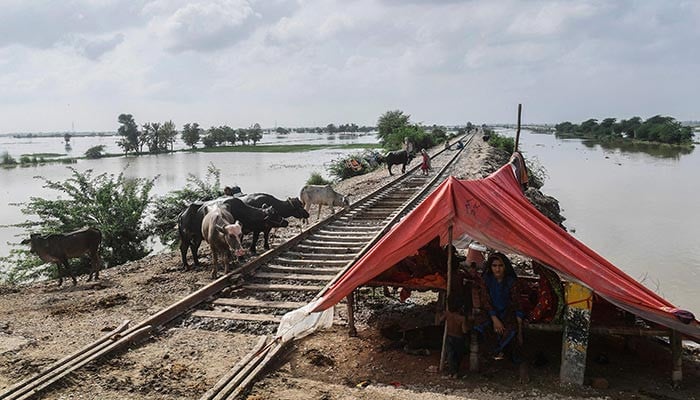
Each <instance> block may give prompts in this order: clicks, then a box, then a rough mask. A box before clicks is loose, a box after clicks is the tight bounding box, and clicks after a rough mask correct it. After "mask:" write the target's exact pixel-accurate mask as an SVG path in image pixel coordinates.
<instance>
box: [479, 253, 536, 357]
mask: <svg viewBox="0 0 700 400" xmlns="http://www.w3.org/2000/svg"><path fill="white" fill-rule="evenodd" d="M481 285H482V287H481V288H480V290H479V292H480V294H481V296H482V298H481V299H480V301H479V303H480V305H481V308H482V309H483V310H484V311H485V315H481V316H480V317H481V318H480V319H479V320H478V321H477V326H476V327H475V328H474V329H476V330H477V331H478V332H479V333H481V334H482V335H487V334H491V333H493V334H495V335H496V348H495V349H494V351H493V354H494V359H497V360H500V359H503V358H504V357H505V356H506V355H508V356H509V357H510V359H511V360H512V361H513V362H514V363H516V364H520V363H521V362H522V361H523V360H522V358H521V354H520V353H521V352H522V344H523V329H522V328H523V318H524V314H523V312H522V310H521V309H520V301H519V299H520V288H519V284H518V279H517V276H516V275H515V270H514V269H513V266H512V264H511V262H510V260H509V259H508V257H506V256H505V255H504V254H502V253H493V254H491V255H490V256H489V258H488V259H487V260H486V262H485V263H484V273H483V275H482V280H481Z"/></svg>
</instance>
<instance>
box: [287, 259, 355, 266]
mask: <svg viewBox="0 0 700 400" xmlns="http://www.w3.org/2000/svg"><path fill="white" fill-rule="evenodd" d="M277 262H278V263H280V264H285V265H303V266H308V267H344V266H346V265H347V264H348V262H350V260H308V259H307V260H300V259H294V258H284V257H278V258H277Z"/></svg>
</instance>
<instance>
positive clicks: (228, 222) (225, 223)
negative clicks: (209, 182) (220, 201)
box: [202, 205, 243, 279]
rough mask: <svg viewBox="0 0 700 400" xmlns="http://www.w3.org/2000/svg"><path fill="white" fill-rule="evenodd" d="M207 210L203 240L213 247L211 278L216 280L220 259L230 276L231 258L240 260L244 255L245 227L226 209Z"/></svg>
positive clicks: (208, 208)
mask: <svg viewBox="0 0 700 400" xmlns="http://www.w3.org/2000/svg"><path fill="white" fill-rule="evenodd" d="M206 210H207V212H206V214H205V215H204V218H203V219H202V238H203V239H204V240H206V241H207V243H209V247H211V257H212V263H211V277H212V279H215V278H216V276H217V266H218V264H219V258H221V259H222V261H223V263H224V273H226V274H228V272H229V264H230V263H231V258H232V257H233V258H234V259H236V260H238V256H241V255H243V246H242V245H241V236H242V235H243V227H242V226H241V224H240V223H238V221H236V220H235V219H234V218H233V215H231V213H230V212H228V211H226V208H225V207H219V206H216V205H214V206H211V207H206Z"/></svg>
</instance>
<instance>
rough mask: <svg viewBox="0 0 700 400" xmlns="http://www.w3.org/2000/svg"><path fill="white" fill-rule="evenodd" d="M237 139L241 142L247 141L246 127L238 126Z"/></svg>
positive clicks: (245, 142)
mask: <svg viewBox="0 0 700 400" xmlns="http://www.w3.org/2000/svg"><path fill="white" fill-rule="evenodd" d="M238 141H239V142H241V143H242V144H247V143H248V129H245V128H240V129H238Z"/></svg>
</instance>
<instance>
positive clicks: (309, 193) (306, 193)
mask: <svg viewBox="0 0 700 400" xmlns="http://www.w3.org/2000/svg"><path fill="white" fill-rule="evenodd" d="M299 198H300V199H301V203H302V204H303V205H304V209H305V210H306V211H309V209H311V205H312V204H318V215H317V216H316V219H319V218H321V207H323V205H324V204H325V205H327V206H329V207H330V208H331V212H333V213H334V214H335V207H336V206H338V207H343V208H348V207H350V201H349V200H348V198H347V196H343V195H342V194H340V193H337V192H336V191H335V190H333V188H331V185H306V186H304V187H303V188H301V192H299ZM306 222H308V220H305V221H304V223H306Z"/></svg>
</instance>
